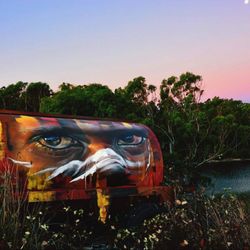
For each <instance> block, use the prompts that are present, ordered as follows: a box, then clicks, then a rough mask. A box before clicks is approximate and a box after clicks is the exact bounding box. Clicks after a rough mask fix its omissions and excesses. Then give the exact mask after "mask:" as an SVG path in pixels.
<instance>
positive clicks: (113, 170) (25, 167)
mask: <svg viewBox="0 0 250 250" xmlns="http://www.w3.org/2000/svg"><path fill="white" fill-rule="evenodd" d="M0 120H1V137H2V139H1V141H2V147H1V155H2V158H3V157H4V158H7V159H8V161H10V162H11V163H12V164H13V165H14V166H15V167H16V168H18V169H19V172H22V173H23V175H25V176H26V178H27V190H28V191H33V192H30V197H29V199H30V200H31V201H32V200H36V199H37V200H53V199H64V198H65V197H66V195H68V196H70V197H68V198H69V199H74V198H76V199H78V198H83V197H81V196H84V195H86V192H85V191H86V190H91V189H96V188H101V189H105V188H107V187H123V186H134V187H143V186H156V185H159V184H160V182H161V181H162V168H163V166H162V156H161V151H160V148H159V145H158V142H157V139H156V138H155V136H154V134H153V133H152V131H151V130H150V129H148V128H147V127H145V126H143V125H139V124H135V123H126V122H114V121H108V120H88V119H83V120H82V119H69V118H55V117H39V116H29V115H8V114H2V115H0ZM3 155H4V156H3ZM77 190H78V191H77ZM39 191H43V192H42V193H41V192H40V193H39ZM66 191H67V192H66ZM66 198H67V197H66Z"/></svg>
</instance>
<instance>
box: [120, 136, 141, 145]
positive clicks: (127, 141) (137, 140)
mask: <svg viewBox="0 0 250 250" xmlns="http://www.w3.org/2000/svg"><path fill="white" fill-rule="evenodd" d="M142 141H143V137H142V136H137V135H124V136H121V137H119V139H118V141H117V144H118V145H121V146H124V145H138V144H141V143H142Z"/></svg>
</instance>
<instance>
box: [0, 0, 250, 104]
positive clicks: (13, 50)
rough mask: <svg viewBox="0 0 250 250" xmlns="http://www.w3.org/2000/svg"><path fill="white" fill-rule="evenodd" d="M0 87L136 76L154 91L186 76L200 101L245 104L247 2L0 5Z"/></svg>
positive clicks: (249, 31) (249, 47)
mask: <svg viewBox="0 0 250 250" xmlns="http://www.w3.org/2000/svg"><path fill="white" fill-rule="evenodd" d="M0 10H1V12H0V37H1V40H0V86H4V85H5V86H6V85H8V84H10V83H14V82H17V81H19V80H22V81H28V82H32V81H43V82H48V83H49V84H50V85H51V86H53V88H54V89H56V88H57V86H58V85H59V84H61V83H62V82H70V83H73V84H86V83H93V82H98V83H102V84H106V85H108V86H109V87H110V88H112V89H114V88H117V87H119V86H121V87H122V86H125V85H126V83H127V82H128V81H129V80H131V79H133V78H134V77H137V76H140V75H142V76H144V77H146V79H147V82H148V83H149V84H155V85H156V86H159V84H160V82H161V80H162V79H164V78H167V77H169V76H171V75H179V74H181V73H183V72H186V71H191V72H193V73H196V74H200V75H202V76H203V83H204V88H205V90H206V91H205V93H206V96H205V97H206V98H209V97H213V96H215V95H216V96H221V97H225V98H234V99H241V100H243V101H248V102H250V70H249V69H250V4H244V0H242V1H241V0H219V1H218V0H202V1H201V0H189V1H187V0H171V1H170V0H162V1H160V0H151V1H148V0H137V1H132V0H105V1H104V0H99V1H97V0H67V1H66V0H13V1H12V0H1V1H0Z"/></svg>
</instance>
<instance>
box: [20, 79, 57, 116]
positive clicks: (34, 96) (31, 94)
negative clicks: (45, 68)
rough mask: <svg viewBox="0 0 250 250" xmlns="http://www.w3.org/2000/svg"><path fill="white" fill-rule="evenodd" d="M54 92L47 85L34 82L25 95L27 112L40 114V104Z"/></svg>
mask: <svg viewBox="0 0 250 250" xmlns="http://www.w3.org/2000/svg"><path fill="white" fill-rule="evenodd" d="M52 93H53V91H52V90H51V88H50V86H49V85H48V84H47V83H43V82H32V83H30V84H29V85H28V86H27V88H26V92H25V93H24V97H25V110H26V111H31V112H38V111H39V107H40V102H41V100H42V98H44V97H50V96H51V95H52Z"/></svg>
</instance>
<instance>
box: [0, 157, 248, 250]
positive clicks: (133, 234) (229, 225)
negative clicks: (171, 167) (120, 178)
mask: <svg viewBox="0 0 250 250" xmlns="http://www.w3.org/2000/svg"><path fill="white" fill-rule="evenodd" d="M4 164H5V171H4V172H3V173H2V176H1V178H2V181H1V188H0V199H1V206H0V249H41V250H49V249H83V247H84V246H86V245H90V244H91V242H93V240H94V238H96V237H99V236H100V235H102V234H105V235H106V236H107V237H109V243H110V245H113V247H114V248H115V249H157V250H158V249H164V250H165V249H166V250H167V249H174V250H175V249H177V250H178V249H215V250H216V249H218V250H223V249H242V250H243V249H244V250H247V249H250V248H249V246H250V220H249V215H248V213H246V206H245V203H244V202H243V201H241V200H239V199H238V198H237V197H236V196H234V195H231V194H229V193H227V194H224V195H221V196H220V197H207V196H205V195H204V194H202V193H193V194H189V195H187V194H186V193H184V192H180V193H179V194H178V195H177V198H176V201H175V204H174V205H172V206H171V207H170V206H166V211H165V212H164V213H161V214H158V215H157V216H155V217H154V218H152V219H150V220H146V221H144V223H143V225H141V226H139V227H137V228H132V229H131V228H123V229H121V228H120V229H119V228H117V227H116V226H114V224H112V222H109V223H108V224H107V225H106V226H105V227H103V231H100V230H99V231H98V230H96V228H95V227H96V222H94V221H95V220H94V219H93V220H92V221H93V223H92V221H91V220H90V218H91V217H95V215H94V214H93V213H89V212H87V211H85V210H84V209H82V208H78V209H75V208H73V207H71V206H62V207H61V208H62V209H61V210H60V211H59V210H56V213H55V214H59V213H60V215H61V216H59V217H61V218H63V220H61V221H59V222H55V220H53V216H52V214H51V211H53V208H52V207H48V206H45V205H42V204H37V205H36V206H33V207H32V208H31V207H30V206H29V204H28V203H27V202H25V192H24V190H22V189H24V185H21V184H20V181H19V176H18V174H19V173H18V170H17V169H16V168H13V166H12V165H9V163H8V162H5V163H4ZM13 169H15V172H13V171H14V170H13ZM17 193H18V194H19V195H17ZM54 210H55V209H54ZM86 220H87V221H88V223H86ZM110 249H112V248H110Z"/></svg>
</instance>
